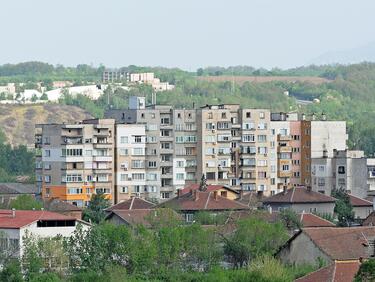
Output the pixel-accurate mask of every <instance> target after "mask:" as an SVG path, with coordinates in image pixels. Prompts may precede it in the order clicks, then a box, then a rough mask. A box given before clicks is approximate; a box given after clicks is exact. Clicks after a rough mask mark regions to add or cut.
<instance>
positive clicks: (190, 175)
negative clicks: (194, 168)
mask: <svg viewBox="0 0 375 282" xmlns="http://www.w3.org/2000/svg"><path fill="white" fill-rule="evenodd" d="M194 179H195V172H187V173H186V180H194Z"/></svg>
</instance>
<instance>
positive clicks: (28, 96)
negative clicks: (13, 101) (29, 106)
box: [18, 89, 43, 101]
mask: <svg viewBox="0 0 375 282" xmlns="http://www.w3.org/2000/svg"><path fill="white" fill-rule="evenodd" d="M42 95H43V94H42V93H41V92H39V91H38V90H35V89H25V90H24V91H23V92H21V93H20V97H19V98H18V100H24V101H30V100H32V99H33V97H36V98H37V100H39V99H40V97H42Z"/></svg>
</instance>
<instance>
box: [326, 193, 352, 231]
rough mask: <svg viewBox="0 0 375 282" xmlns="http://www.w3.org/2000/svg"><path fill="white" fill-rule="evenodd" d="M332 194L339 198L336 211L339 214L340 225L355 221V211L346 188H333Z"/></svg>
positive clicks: (347, 224) (348, 224)
mask: <svg viewBox="0 0 375 282" xmlns="http://www.w3.org/2000/svg"><path fill="white" fill-rule="evenodd" d="M331 195H332V197H334V198H336V199H337V201H336V204H335V209H334V211H335V213H336V215H337V219H338V223H337V224H338V226H350V224H351V223H352V222H353V221H354V212H353V206H352V205H351V203H350V198H349V195H348V194H347V193H346V192H345V190H344V189H333V190H332V192H331Z"/></svg>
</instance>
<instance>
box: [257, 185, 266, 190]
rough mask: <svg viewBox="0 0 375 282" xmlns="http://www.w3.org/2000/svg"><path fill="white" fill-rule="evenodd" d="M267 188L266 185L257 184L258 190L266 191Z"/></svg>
mask: <svg viewBox="0 0 375 282" xmlns="http://www.w3.org/2000/svg"><path fill="white" fill-rule="evenodd" d="M266 190H267V185H264V184H260V185H258V191H266Z"/></svg>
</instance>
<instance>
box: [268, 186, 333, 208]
mask: <svg viewBox="0 0 375 282" xmlns="http://www.w3.org/2000/svg"><path fill="white" fill-rule="evenodd" d="M335 202H336V199H335V198H333V197H330V196H327V195H324V194H322V193H319V192H315V191H312V190H311V189H308V188H304V187H293V188H291V189H288V190H286V191H284V192H281V193H278V194H276V195H273V196H271V197H268V198H266V199H265V200H263V206H265V207H266V208H271V209H272V210H276V211H277V210H278V211H280V210H282V209H292V210H294V211H295V212H297V213H302V212H310V213H317V214H330V215H333V210H334V208H335Z"/></svg>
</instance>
